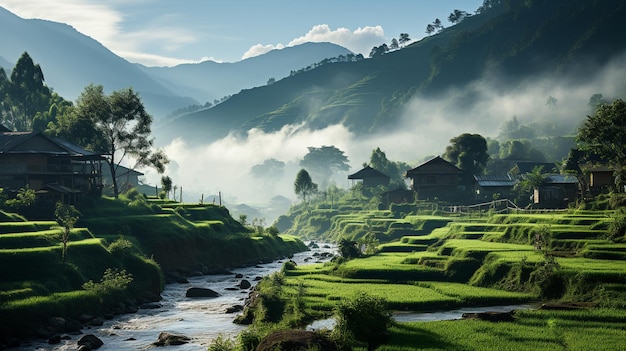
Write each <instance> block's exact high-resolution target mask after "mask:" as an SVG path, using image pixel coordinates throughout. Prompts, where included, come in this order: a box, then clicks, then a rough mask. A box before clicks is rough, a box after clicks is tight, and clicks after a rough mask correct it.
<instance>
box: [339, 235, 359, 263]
mask: <svg viewBox="0 0 626 351" xmlns="http://www.w3.org/2000/svg"><path fill="white" fill-rule="evenodd" d="M356 245H357V242H356V241H351V240H348V239H346V238H342V239H341V240H339V244H338V245H337V248H338V249H339V254H340V255H341V257H343V258H345V259H347V260H349V259H352V258H358V257H360V256H361V251H360V250H359V248H358V247H357V246H356Z"/></svg>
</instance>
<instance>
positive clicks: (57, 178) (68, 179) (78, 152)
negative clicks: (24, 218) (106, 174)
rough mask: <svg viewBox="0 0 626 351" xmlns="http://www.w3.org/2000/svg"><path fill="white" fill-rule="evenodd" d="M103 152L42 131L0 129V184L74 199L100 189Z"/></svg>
mask: <svg viewBox="0 0 626 351" xmlns="http://www.w3.org/2000/svg"><path fill="white" fill-rule="evenodd" d="M103 160H104V158H103V157H102V155H100V154H97V153H94V152H91V151H87V150H84V149H82V148H80V147H78V146H76V145H73V144H70V143H68V142H66V141H64V140H62V139H59V138H53V137H49V136H47V135H45V134H43V133H41V132H11V131H6V128H5V129H4V131H0V187H2V188H4V190H5V192H7V193H15V192H17V191H18V190H19V189H21V188H26V187H29V188H31V189H33V190H35V192H36V194H37V195H38V197H39V198H42V199H44V200H50V201H51V202H56V201H57V200H61V201H64V202H66V203H75V202H77V201H78V199H79V198H80V196H81V194H84V193H97V194H99V193H100V192H101V190H102V178H101V169H102V163H101V162H102V161H103Z"/></svg>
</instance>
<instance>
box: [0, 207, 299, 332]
mask: <svg viewBox="0 0 626 351" xmlns="http://www.w3.org/2000/svg"><path fill="white" fill-rule="evenodd" d="M161 205H162V206H157V205H155V204H152V205H150V204H146V203H143V202H141V201H140V202H137V201H134V202H128V201H127V200H112V199H106V198H103V199H100V200H98V201H96V202H95V203H93V204H90V205H89V206H87V207H85V208H82V209H81V212H82V217H81V219H80V221H79V222H78V223H77V225H76V228H75V229H73V230H72V233H71V235H70V243H69V246H68V252H67V262H66V263H64V262H63V261H62V260H61V243H60V239H59V237H60V233H61V229H60V228H59V227H57V226H56V222H54V221H39V222H33V221H27V220H26V219H25V218H20V217H19V216H11V215H9V214H4V213H3V219H5V221H3V222H0V233H1V234H0V266H2V267H3V269H2V270H0V315H2V318H0V331H1V332H0V337H1V336H3V335H5V336H6V335H11V334H15V333H18V332H22V331H27V330H28V329H30V328H33V327H36V326H37V325H39V323H43V322H44V321H45V320H46V318H47V317H49V316H58V315H62V316H68V317H74V318H76V317H77V316H78V315H80V314H82V313H90V314H96V315H97V314H101V313H103V312H106V310H107V305H110V304H113V303H115V301H116V300H124V299H126V298H133V299H137V298H139V299H140V300H141V298H142V296H143V295H144V294H145V293H150V294H151V295H152V296H158V295H159V293H160V291H161V289H162V288H163V273H162V271H161V270H162V269H164V270H180V271H183V272H185V271H191V270H193V271H205V272H209V271H211V269H213V268H218V267H219V268H224V267H233V266H239V265H242V264H248V263H258V262H260V261H267V260H272V259H276V258H280V257H285V256H288V255H290V254H292V253H294V252H298V251H303V250H306V247H305V245H304V244H303V243H302V241H300V240H299V239H296V238H295V237H293V236H288V235H285V236H267V235H252V233H251V232H250V230H248V229H247V228H244V227H242V226H241V224H239V223H238V222H236V221H235V220H234V219H232V218H231V217H230V214H229V213H228V210H227V209H225V208H223V207H219V206H213V205H207V206H198V205H181V204H169V205H168V204H161ZM120 238H124V239H125V240H127V241H126V242H127V243H128V244H129V245H130V246H125V247H122V248H119V247H118V248H117V249H116V247H115V244H113V243H115V242H116V241H118V240H119V239H120ZM148 257H150V259H148ZM107 268H116V269H124V270H126V271H127V272H129V273H130V274H132V276H133V282H132V283H131V285H130V286H129V288H128V289H127V290H126V291H124V292H122V293H121V294H117V295H118V296H116V297H111V296H109V297H106V296H104V300H103V296H98V294H94V293H91V292H87V291H85V290H82V288H81V286H82V285H83V284H84V283H85V282H87V281H90V280H91V281H94V282H98V281H100V280H101V278H102V276H103V272H104V271H105V270H106V269H107ZM7 333H8V334H7Z"/></svg>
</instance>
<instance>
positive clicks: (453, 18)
mask: <svg viewBox="0 0 626 351" xmlns="http://www.w3.org/2000/svg"><path fill="white" fill-rule="evenodd" d="M467 16H468V15H467V12H465V11H461V10H454V11H452V13H450V16H448V21H449V22H450V23H453V24H456V23H459V22H461V21H463V20H464V19H465V17H467Z"/></svg>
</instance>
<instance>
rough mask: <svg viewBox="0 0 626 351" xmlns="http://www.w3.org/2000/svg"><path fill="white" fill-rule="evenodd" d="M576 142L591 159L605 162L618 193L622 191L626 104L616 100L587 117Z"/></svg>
mask: <svg viewBox="0 0 626 351" xmlns="http://www.w3.org/2000/svg"><path fill="white" fill-rule="evenodd" d="M576 141H577V142H578V144H579V148H580V149H581V150H582V151H584V152H585V153H586V154H587V155H588V156H595V157H597V158H598V159H599V160H601V161H602V162H605V163H606V164H607V165H608V166H609V167H610V168H611V169H612V170H613V172H614V175H615V178H616V180H615V182H616V186H617V188H618V191H623V185H624V183H625V179H624V178H625V177H626V169H625V168H626V148H625V145H626V103H625V102H624V101H623V100H622V99H617V100H615V101H613V102H612V103H610V104H602V105H600V106H599V107H598V109H597V110H596V112H595V113H594V114H593V115H591V116H587V118H586V120H585V121H584V123H583V125H582V126H581V127H580V129H579V130H578V135H577V137H576Z"/></svg>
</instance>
